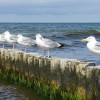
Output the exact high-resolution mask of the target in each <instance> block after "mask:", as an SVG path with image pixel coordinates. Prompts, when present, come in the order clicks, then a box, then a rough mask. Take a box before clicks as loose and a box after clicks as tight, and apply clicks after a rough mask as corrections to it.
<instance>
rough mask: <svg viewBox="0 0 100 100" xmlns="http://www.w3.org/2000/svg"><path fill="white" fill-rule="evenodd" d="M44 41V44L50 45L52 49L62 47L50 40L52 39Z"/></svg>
mask: <svg viewBox="0 0 100 100" xmlns="http://www.w3.org/2000/svg"><path fill="white" fill-rule="evenodd" d="M43 41H44V43H45V45H49V46H51V47H59V46H60V44H59V43H57V42H55V41H52V40H50V39H46V38H45V39H43Z"/></svg>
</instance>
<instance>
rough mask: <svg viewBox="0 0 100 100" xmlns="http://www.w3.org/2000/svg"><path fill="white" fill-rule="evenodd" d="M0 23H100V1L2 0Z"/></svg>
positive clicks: (0, 2)
mask: <svg viewBox="0 0 100 100" xmlns="http://www.w3.org/2000/svg"><path fill="white" fill-rule="evenodd" d="M0 22H100V0H0Z"/></svg>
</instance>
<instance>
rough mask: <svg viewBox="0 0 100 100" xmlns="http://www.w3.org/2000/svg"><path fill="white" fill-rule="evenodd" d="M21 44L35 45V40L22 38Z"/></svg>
mask: <svg viewBox="0 0 100 100" xmlns="http://www.w3.org/2000/svg"><path fill="white" fill-rule="evenodd" d="M22 43H23V44H25V45H35V44H36V42H35V40H33V39H31V38H28V37H23V39H22Z"/></svg>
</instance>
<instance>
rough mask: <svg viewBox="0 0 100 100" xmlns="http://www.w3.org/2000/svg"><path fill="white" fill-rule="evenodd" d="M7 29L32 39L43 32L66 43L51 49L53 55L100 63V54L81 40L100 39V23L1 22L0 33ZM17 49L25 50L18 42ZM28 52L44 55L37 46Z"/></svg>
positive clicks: (7, 46)
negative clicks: (90, 49) (92, 51)
mask: <svg viewBox="0 0 100 100" xmlns="http://www.w3.org/2000/svg"><path fill="white" fill-rule="evenodd" d="M5 31H9V32H10V33H11V34H14V35H18V34H22V35H23V36H25V37H30V38H32V39H35V36H36V34H41V35H42V36H43V37H44V38H48V39H51V40H53V41H56V42H59V43H62V44H64V47H62V48H55V49H53V50H51V51H50V56H51V57H59V58H64V59H78V60H81V61H88V62H94V63H95V64H96V65H99V64H100V56H96V55H94V54H92V53H91V52H90V51H89V50H88V49H87V47H86V43H82V42H81V39H83V38H87V37H89V36H94V37H95V38H96V39H97V40H98V41H100V23H0V33H1V34H2V33H4V32H5ZM0 47H2V45H1V46H0ZM5 48H7V49H11V48H12V45H8V44H5ZM15 49H18V50H22V51H24V47H23V46H21V45H19V44H16V47H15ZM27 52H28V53H32V52H36V53H39V54H40V55H43V50H41V49H40V48H38V47H36V46H30V47H27ZM1 87H2V86H1ZM0 100H1V99H0ZM5 100H6V99H5ZM7 100H9V99H7Z"/></svg>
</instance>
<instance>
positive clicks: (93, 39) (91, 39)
mask: <svg viewBox="0 0 100 100" xmlns="http://www.w3.org/2000/svg"><path fill="white" fill-rule="evenodd" d="M95 41H96V39H95V37H93V36H89V37H88V38H86V39H82V40H81V42H95Z"/></svg>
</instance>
